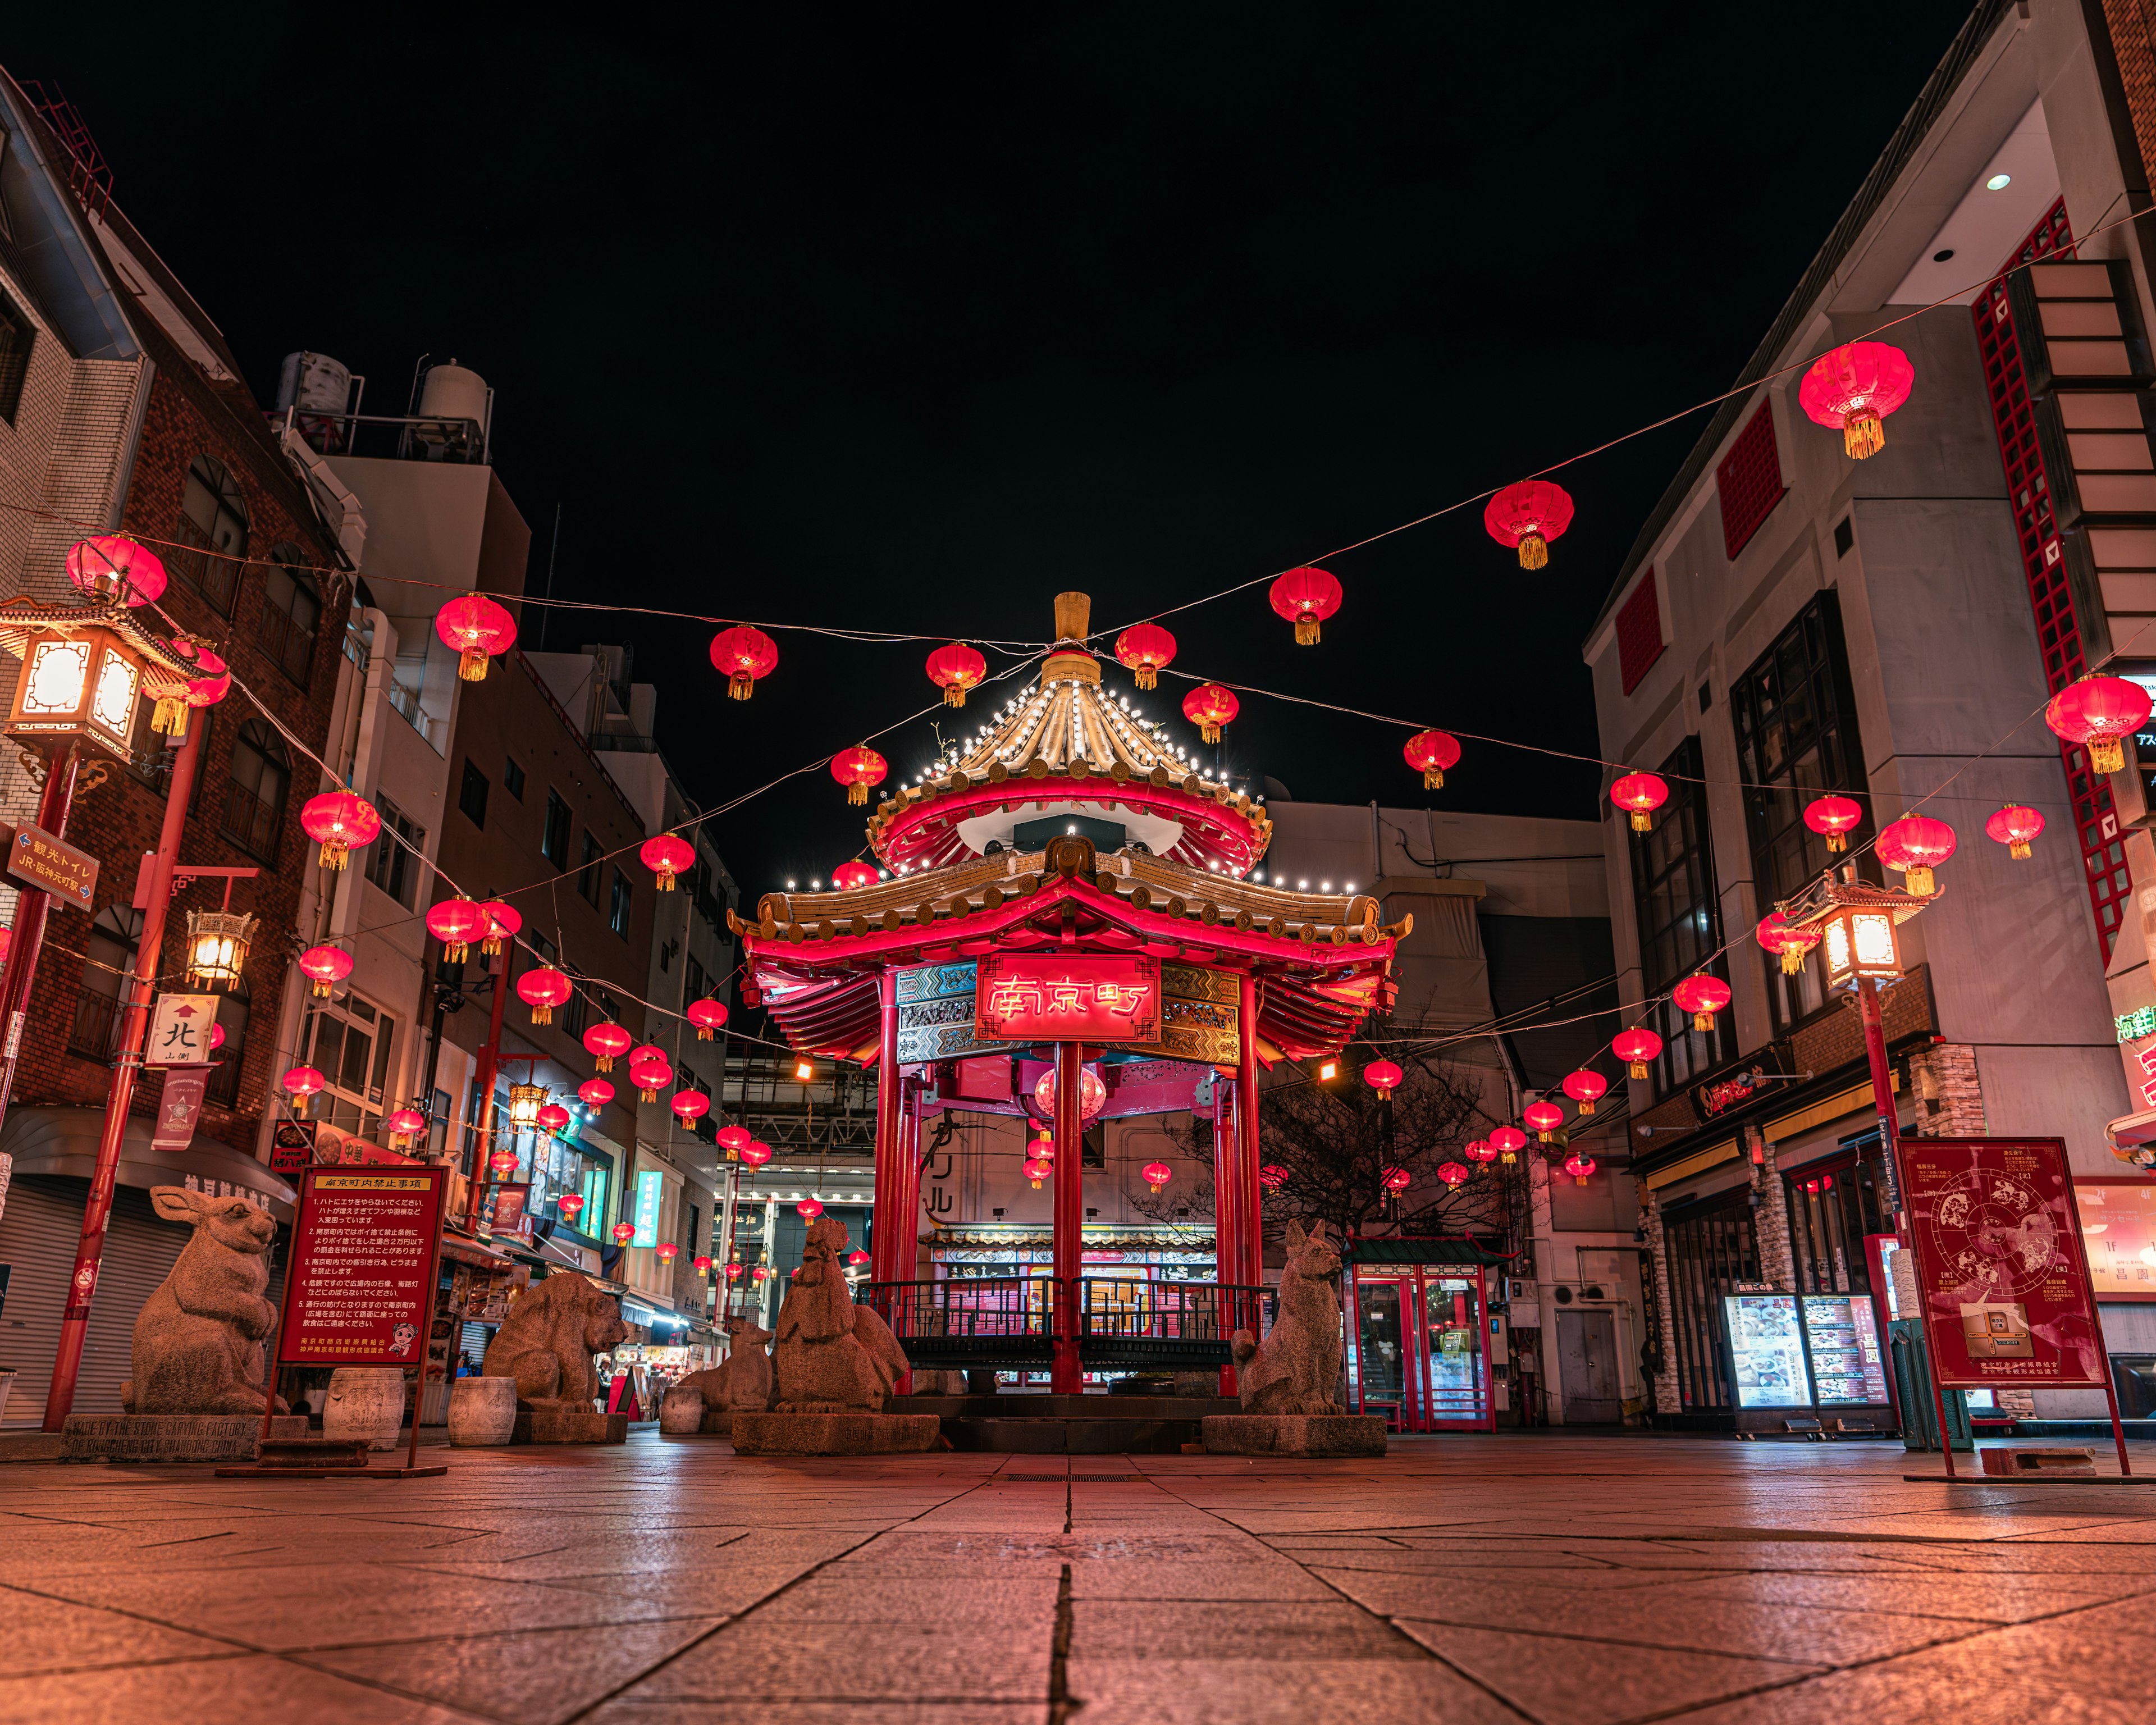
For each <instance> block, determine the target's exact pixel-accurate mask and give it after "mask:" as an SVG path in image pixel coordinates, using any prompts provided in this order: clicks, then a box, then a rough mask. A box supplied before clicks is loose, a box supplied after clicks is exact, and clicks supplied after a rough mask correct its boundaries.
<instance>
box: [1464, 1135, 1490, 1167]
mask: <svg viewBox="0 0 2156 1725" xmlns="http://www.w3.org/2000/svg"><path fill="white" fill-rule="evenodd" d="M1460 1154H1461V1155H1463V1156H1465V1157H1466V1158H1467V1159H1468V1160H1469V1161H1470V1162H1495V1161H1496V1159H1497V1147H1496V1145H1495V1144H1492V1143H1491V1142H1488V1141H1487V1140H1486V1139H1482V1138H1477V1139H1476V1140H1475V1141H1474V1142H1472V1143H1471V1144H1469V1145H1468V1146H1467V1147H1466V1149H1465V1150H1463V1151H1462V1152H1460Z"/></svg>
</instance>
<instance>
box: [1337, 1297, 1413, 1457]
mask: <svg viewBox="0 0 2156 1725" xmlns="http://www.w3.org/2000/svg"><path fill="white" fill-rule="evenodd" d="M1354 1287H1355V1343H1356V1346H1355V1350H1354V1353H1353V1356H1352V1358H1353V1363H1354V1366H1355V1370H1354V1373H1353V1377H1354V1381H1353V1383H1352V1384H1349V1385H1348V1390H1347V1393H1348V1399H1349V1405H1350V1406H1352V1407H1353V1409H1355V1410H1356V1411H1357V1412H1358V1413H1361V1414H1383V1415H1384V1416H1385V1424H1386V1425H1389V1426H1391V1427H1393V1428H1394V1430H1404V1429H1405V1427H1406V1424H1407V1422H1408V1421H1409V1420H1411V1419H1413V1418H1414V1408H1413V1406H1412V1404H1411V1402H1410V1398H1409V1389H1410V1387H1411V1386H1412V1385H1413V1384H1414V1382H1415V1378H1416V1373H1415V1369H1414V1364H1415V1363H1414V1359H1413V1358H1412V1354H1413V1352H1414V1344H1415V1336H1416V1332H1415V1329H1414V1327H1412V1326H1411V1325H1410V1324H1409V1322H1406V1321H1405V1320H1407V1319H1408V1318H1409V1317H1411V1316H1412V1314H1413V1312H1414V1281H1413V1279H1412V1277H1410V1276H1369V1275H1368V1274H1358V1275H1357V1276H1356V1277H1355V1282H1354Z"/></svg>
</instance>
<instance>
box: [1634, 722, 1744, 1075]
mask: <svg viewBox="0 0 2156 1725" xmlns="http://www.w3.org/2000/svg"><path fill="white" fill-rule="evenodd" d="M1699 759H1700V757H1699V739H1698V738H1697V737H1686V739H1685V740H1684V742H1683V743H1682V744H1681V746H1680V747H1678V749H1677V752H1676V753H1675V754H1673V755H1671V757H1670V758H1669V759H1668V760H1666V761H1665V762H1663V763H1662V766H1661V775H1662V777H1663V778H1665V779H1666V780H1667V781H1668V782H1669V787H1670V799H1669V801H1668V802H1667V803H1665V804H1663V806H1662V808H1661V810H1660V811H1659V812H1657V813H1656V814H1655V826H1654V830H1653V831H1652V832H1648V833H1634V834H1630V838H1631V841H1632V891H1633V893H1634V895H1635V897H1636V900H1637V903H1638V908H1639V915H1640V970H1641V972H1642V973H1643V976H1644V978H1645V983H1646V992H1647V994H1648V997H1649V998H1650V999H1652V998H1653V997H1655V995H1658V994H1666V993H1668V992H1669V990H1670V989H1671V988H1675V987H1676V984H1677V983H1680V982H1681V981H1682V980H1683V979H1684V978H1686V977H1687V976H1689V975H1691V973H1692V972H1694V971H1695V970H1698V969H1700V968H1702V966H1704V967H1705V968H1707V969H1708V970H1710V971H1711V972H1712V973H1714V974H1715V975H1717V976H1719V977H1722V978H1725V979H1726V978H1727V976H1728V974H1729V971H1728V966H1727V962H1726V960H1724V959H1722V958H1721V957H1712V958H1710V957H1709V955H1710V954H1712V953H1713V952H1715V950H1716V949H1717V947H1720V946H1721V944H1722V916H1721V912H1720V910H1719V908H1718V906H1717V904H1716V901H1715V889H1714V857H1713V854H1712V851H1711V850H1710V849H1709V848H1708V847H1709V845H1710V843H1711V840H1710V837H1709V834H1708V831H1707V803H1706V798H1704V797H1703V796H1702V794H1701V786H1700V783H1699V779H1700V777H1701V774H1700V764H1699ZM1730 1017H1731V1014H1729V1013H1727V1011H1725V1012H1722V1013H1721V1014H1718V1015H1717V1017H1716V1019H1715V1024H1714V1029H1712V1030H1709V1031H1701V1030H1695V1029H1692V1027H1691V1014H1689V1013H1686V1012H1681V1011H1679V1010H1678V1009H1677V1007H1676V1003H1674V1002H1673V1001H1669V1000H1663V1001H1661V1002H1660V1003H1659V1004H1657V1005H1656V1006H1655V1008H1654V1009H1653V1010H1652V1011H1651V1012H1650V1014H1649V1015H1648V1016H1647V1018H1646V1019H1645V1020H1643V1022H1644V1023H1645V1024H1647V1025H1648V1026H1649V1027H1650V1028H1651V1029H1654V1030H1656V1031H1658V1032H1659V1033H1660V1034H1661V1038H1662V1044H1663V1047H1662V1052H1661V1057H1660V1058H1659V1059H1658V1060H1655V1063H1654V1076H1655V1094H1656V1095H1657V1096H1667V1095H1669V1094H1670V1093H1671V1091H1674V1090H1676V1089H1677V1088H1679V1087H1680V1086H1683V1085H1686V1084H1689V1083H1691V1081H1692V1080H1694V1079H1695V1078H1697V1076H1699V1075H1700V1074H1701V1073H1702V1072H1705V1071H1707V1070H1710V1069H1711V1068H1712V1067H1714V1066H1717V1065H1720V1064H1721V1063H1722V1061H1724V1060H1729V1059H1731V1058H1732V1057H1733V1056H1734V1055H1735V1054H1736V1052H1737V1046H1736V1043H1737V1038H1736V1033H1735V1032H1734V1031H1733V1030H1732V1029H1731V1026H1730V1022H1729V1020H1730Z"/></svg>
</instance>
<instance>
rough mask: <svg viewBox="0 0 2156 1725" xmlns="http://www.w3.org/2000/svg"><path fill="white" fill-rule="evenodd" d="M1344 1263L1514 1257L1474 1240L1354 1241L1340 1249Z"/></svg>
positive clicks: (1504, 1260) (1458, 1262)
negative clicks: (1494, 1250) (1485, 1246)
mask: <svg viewBox="0 0 2156 1725" xmlns="http://www.w3.org/2000/svg"><path fill="white" fill-rule="evenodd" d="M1340 1260H1341V1262H1342V1263H1343V1264H1442V1265H1451V1266H1474V1265H1486V1264H1509V1263H1511V1262H1512V1257H1511V1256H1510V1255H1507V1254H1505V1253H1501V1252H1492V1251H1490V1250H1486V1249H1485V1248H1484V1247H1482V1246H1481V1245H1477V1244H1476V1242H1475V1241H1473V1240H1466V1239H1460V1238H1454V1239H1449V1240H1348V1241H1347V1242H1346V1244H1345V1245H1342V1247H1341V1249H1340Z"/></svg>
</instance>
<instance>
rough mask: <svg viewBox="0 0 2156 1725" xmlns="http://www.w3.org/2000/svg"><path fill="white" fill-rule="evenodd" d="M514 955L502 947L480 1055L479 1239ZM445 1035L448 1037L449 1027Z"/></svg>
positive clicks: (474, 1225) (474, 1211)
mask: <svg viewBox="0 0 2156 1725" xmlns="http://www.w3.org/2000/svg"><path fill="white" fill-rule="evenodd" d="M510 952H511V948H510V947H507V946H506V945H505V946H504V947H502V950H501V974H500V976H498V977H495V979H494V1005H493V1007H492V1008H491V1009H490V1010H489V1012H488V1014H487V1020H486V1044H485V1046H484V1047H483V1048H481V1049H480V1051H479V1132H478V1134H477V1136H476V1137H474V1138H473V1140H472V1171H471V1183H470V1185H469V1186H467V1187H466V1188H465V1233H467V1234H469V1235H472V1236H474V1237H475V1238H476V1237H477V1236H478V1234H479V1209H480V1199H481V1198H482V1197H483V1196H484V1195H485V1194H484V1193H483V1192H482V1190H481V1188H482V1187H483V1186H484V1185H485V1182H486V1176H487V1160H486V1159H487V1156H488V1154H489V1153H490V1152H491V1151H492V1150H493V1148H494V1080H495V1074H496V1073H497V1072H498V1071H499V1070H500V1067H501V1009H502V1008H503V1007H504V1006H506V1005H507V1004H508V1003H509V961H510ZM444 1034H448V1029H447V1024H446V1023H445V1024H444ZM526 1076H530V1075H529V1074H526ZM427 1106H428V1108H429V1110H430V1111H431V1110H432V1109H433V1107H434V1098H433V1097H432V1096H429V1097H428V1098H427ZM617 1195H619V1194H617ZM605 1226H606V1218H605V1217H604V1216H599V1217H596V1218H594V1219H593V1227H594V1228H603V1227H605ZM605 1237H606V1236H605V1235H600V1236H599V1238H600V1239H602V1240H603V1239H604V1238H605Z"/></svg>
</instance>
